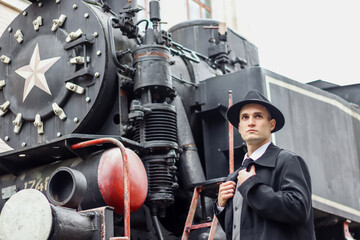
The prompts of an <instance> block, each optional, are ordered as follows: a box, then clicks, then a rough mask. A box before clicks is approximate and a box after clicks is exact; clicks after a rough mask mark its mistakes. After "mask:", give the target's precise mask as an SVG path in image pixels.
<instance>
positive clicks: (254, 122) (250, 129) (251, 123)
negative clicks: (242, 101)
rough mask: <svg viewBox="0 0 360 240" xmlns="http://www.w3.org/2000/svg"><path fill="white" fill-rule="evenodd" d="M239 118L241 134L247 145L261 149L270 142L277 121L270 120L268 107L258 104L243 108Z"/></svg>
mask: <svg viewBox="0 0 360 240" xmlns="http://www.w3.org/2000/svg"><path fill="white" fill-rule="evenodd" d="M239 117H240V118H239V119H240V121H239V126H238V129H239V133H240V134H241V137H242V139H244V141H245V142H246V144H248V145H249V144H250V145H256V146H258V147H260V146H261V145H263V144H264V143H266V142H269V141H270V135H271V131H272V130H273V129H274V128H275V124H276V121H275V119H271V120H270V113H269V111H268V110H267V108H266V107H264V106H263V105H260V104H257V103H250V104H247V105H245V106H244V107H242V108H241V110H240V116H239Z"/></svg>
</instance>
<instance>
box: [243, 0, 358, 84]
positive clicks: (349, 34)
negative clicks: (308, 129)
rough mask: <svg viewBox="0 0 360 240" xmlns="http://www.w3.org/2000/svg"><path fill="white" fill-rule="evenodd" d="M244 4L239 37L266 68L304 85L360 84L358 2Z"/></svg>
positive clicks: (264, 1) (280, 0) (253, 1)
mask: <svg viewBox="0 0 360 240" xmlns="http://www.w3.org/2000/svg"><path fill="white" fill-rule="evenodd" d="M240 2H241V4H240V5H239V6H241V7H240V9H239V14H240V15H241V17H240V18H241V21H242V22H243V23H242V24H241V25H240V27H241V28H242V29H243V31H241V32H240V34H241V35H243V36H244V37H245V38H247V39H248V40H249V41H251V42H253V43H254V44H255V45H257V47H258V51H259V58H260V64H261V66H262V67H264V68H266V69H269V70H271V71H274V72H277V73H279V74H281V75H284V76H286V77H289V78H292V79H294V80H297V81H299V82H304V83H306V82H311V81H314V80H318V79H321V80H324V81H328V82H332V83H336V84H339V85H348V84H355V83H360V76H359V73H358V69H360V66H359V65H360V1H356V0H342V1H334V0H327V1H326V0H313V1H310V0H302V1H290V0H271V1H269V0H249V1H243V0H240Z"/></svg>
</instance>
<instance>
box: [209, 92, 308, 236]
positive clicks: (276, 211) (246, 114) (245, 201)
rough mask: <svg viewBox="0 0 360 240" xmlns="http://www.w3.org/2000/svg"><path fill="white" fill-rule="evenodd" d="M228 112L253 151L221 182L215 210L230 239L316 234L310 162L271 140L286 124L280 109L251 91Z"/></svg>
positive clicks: (248, 148)
mask: <svg viewBox="0 0 360 240" xmlns="http://www.w3.org/2000/svg"><path fill="white" fill-rule="evenodd" d="M227 117H228V119H229V121H230V123H231V124H232V125H233V126H234V127H236V128H238V129H239V133H240V135H241V137H242V139H243V140H244V141H245V143H246V146H247V150H248V153H246V154H245V157H244V161H243V165H242V167H240V169H238V170H236V171H235V172H234V173H232V174H230V175H229V176H228V177H227V181H226V182H224V183H223V184H221V185H220V187H219V194H218V199H217V202H216V205H215V208H214V211H215V214H216V215H217V218H218V219H219V223H220V225H221V226H222V228H223V229H224V231H225V233H226V239H227V240H235V239H237V240H238V239H241V240H247V239H252V240H282V239H286V240H291V239H299V240H312V239H315V233H314V223H313V213H312V204H311V181H310V175H309V171H308V168H307V166H306V163H305V162H304V160H303V159H302V158H301V157H299V156H297V155H296V154H294V153H292V152H290V151H287V150H283V149H280V148H279V147H277V146H275V145H274V144H272V143H271V140H270V136H271V133H273V132H276V131H278V130H280V129H281V128H282V127H283V126H284V124H285V119H284V116H283V114H282V113H281V111H280V110H279V109H278V108H276V107H275V106H274V105H272V104H271V103H270V102H269V100H268V99H266V98H265V97H264V96H263V95H262V94H260V93H259V92H257V91H250V92H249V93H248V94H247V95H246V97H245V99H244V100H243V101H241V102H239V103H236V104H234V105H233V106H231V107H230V108H229V110H228V112H227ZM244 162H245V163H244ZM244 165H246V166H244Z"/></svg>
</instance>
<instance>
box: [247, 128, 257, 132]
mask: <svg viewBox="0 0 360 240" xmlns="http://www.w3.org/2000/svg"><path fill="white" fill-rule="evenodd" d="M247 132H248V133H253V132H256V130H255V129H249V130H247Z"/></svg>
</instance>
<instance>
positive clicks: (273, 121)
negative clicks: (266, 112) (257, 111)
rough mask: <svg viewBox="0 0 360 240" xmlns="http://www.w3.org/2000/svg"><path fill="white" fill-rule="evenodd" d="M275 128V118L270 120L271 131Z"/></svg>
mask: <svg viewBox="0 0 360 240" xmlns="http://www.w3.org/2000/svg"><path fill="white" fill-rule="evenodd" d="M275 126H276V120H275V119H274V118H273V119H271V120H270V130H271V131H272V130H274V128H275Z"/></svg>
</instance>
